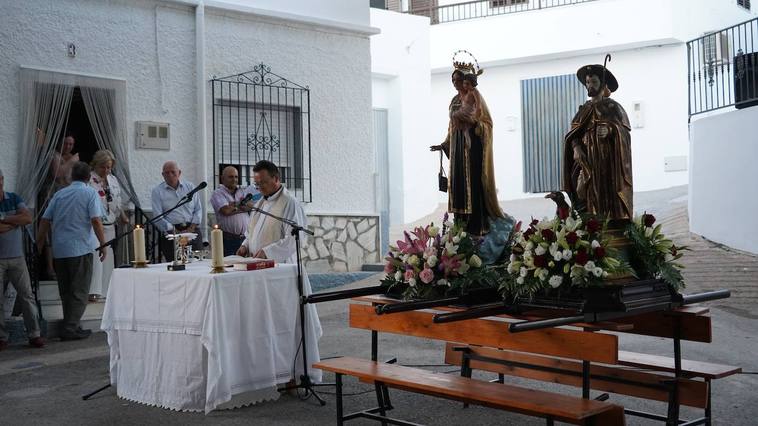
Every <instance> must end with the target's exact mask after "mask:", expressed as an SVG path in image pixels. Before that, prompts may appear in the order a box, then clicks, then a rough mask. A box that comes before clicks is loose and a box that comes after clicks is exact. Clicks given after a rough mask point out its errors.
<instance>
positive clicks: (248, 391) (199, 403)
mask: <svg viewBox="0 0 758 426" xmlns="http://www.w3.org/2000/svg"><path fill="white" fill-rule="evenodd" d="M210 269H211V268H210V263H209V262H208V261H202V262H194V263H190V264H188V265H187V269H186V270H185V271H167V270H166V264H158V265H150V266H149V267H148V268H144V269H116V270H114V271H113V275H112V277H111V282H110V288H109V289H108V296H107V299H106V304H105V311H104V313H103V320H102V326H101V328H102V329H103V330H104V331H106V332H107V333H108V344H109V345H110V378H111V384H113V385H115V386H116V388H117V393H118V395H119V396H120V397H122V398H124V399H128V400H132V401H137V402H140V403H144V404H148V405H154V406H159V407H163V408H170V409H174V410H184V411H205V413H206V414H207V413H209V412H210V411H212V410H214V409H217V408H219V409H220V408H233V407H240V406H244V405H248V404H251V403H255V402H260V401H265V400H270V399H276V398H277V397H278V392H277V391H276V385H277V384H281V383H286V382H288V381H289V380H290V379H291V378H294V377H299V375H300V374H302V346H301V345H300V323H299V316H300V315H299V305H298V299H299V294H298V290H297V266H296V265H294V264H279V265H277V266H276V267H275V268H270V269H264V270H259V271H244V272H226V273H222V274H211V273H210ZM303 282H304V287H305V292H306V294H309V293H310V283H309V282H308V278H307V275H305V274H304V279H303ZM305 334H306V340H307V348H308V354H307V355H308V362H309V364H312V363H314V362H317V361H319V353H318V339H319V337H321V324H320V322H319V319H318V315H317V314H316V310H315V307H314V306H313V305H307V306H306V333H305ZM309 373H310V376H311V379H312V380H313V381H315V382H320V381H321V371H320V370H312V369H309Z"/></svg>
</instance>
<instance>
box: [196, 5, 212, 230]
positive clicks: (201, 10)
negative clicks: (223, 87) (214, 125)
mask: <svg viewBox="0 0 758 426" xmlns="http://www.w3.org/2000/svg"><path fill="white" fill-rule="evenodd" d="M195 64H196V67H197V68H196V70H195V78H196V79H197V80H196V82H197V124H198V125H197V132H198V135H197V140H198V143H200V153H201V155H200V170H202V176H203V182H208V180H209V178H208V143H207V142H208V141H207V131H206V97H205V5H204V4H203V1H202V0H200V1H198V3H197V4H196V5H195ZM211 176H212V175H211ZM209 183H210V187H211V188H213V182H209ZM210 191H211V189H209V190H206V191H203V197H202V198H201V204H202V206H203V209H202V210H203V218H202V221H201V223H200V227H201V228H200V229H208V228H207V227H206V225H207V222H208V215H207V213H206V211H207V207H208V199H209V198H210V197H209V194H210ZM203 237H204V238H205V239H206V240H207V239H208V238H209V237H210V236H209V235H208V232H203Z"/></svg>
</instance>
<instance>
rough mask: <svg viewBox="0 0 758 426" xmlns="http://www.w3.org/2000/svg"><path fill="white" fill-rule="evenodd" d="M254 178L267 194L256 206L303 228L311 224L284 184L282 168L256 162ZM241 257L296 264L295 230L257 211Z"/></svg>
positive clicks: (240, 254) (239, 252) (264, 193)
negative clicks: (282, 181)
mask: <svg viewBox="0 0 758 426" xmlns="http://www.w3.org/2000/svg"><path fill="white" fill-rule="evenodd" d="M253 179H254V180H255V184H256V185H257V186H258V190H260V192H261V194H263V198H262V199H260V200H258V202H257V203H255V207H257V208H258V209H261V210H263V211H266V212H269V213H271V214H273V215H276V216H279V217H283V218H285V219H289V220H292V221H294V222H296V223H297V224H299V225H300V226H306V225H307V221H306V218H305V212H304V211H303V207H302V206H301V205H300V203H299V202H298V201H297V198H295V197H294V196H293V195H292V194H290V193H289V192H288V191H287V188H285V187H284V186H283V185H282V183H281V181H280V177H279V168H278V167H276V165H275V164H274V163H272V162H270V161H266V160H262V161H259V162H258V163H256V164H255V166H253ZM301 239H302V240H305V236H302V235H301ZM237 255H239V256H245V257H248V256H249V257H257V258H260V259H273V260H274V261H276V262H278V263H295V262H297V253H296V246H295V237H293V236H292V229H291V227H290V226H289V225H286V224H284V223H282V222H280V221H278V220H276V219H274V218H272V217H269V216H266V215H264V214H261V213H258V212H254V213H253V214H252V216H251V217H250V223H249V224H248V227H247V232H246V233H245V240H244V241H243V242H242V245H241V246H240V248H239V250H237Z"/></svg>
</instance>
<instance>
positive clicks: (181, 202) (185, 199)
mask: <svg viewBox="0 0 758 426" xmlns="http://www.w3.org/2000/svg"><path fill="white" fill-rule="evenodd" d="M190 201H192V195H190V196H189V197H188V196H186V195H185V196H184V197H182V198H181V199H180V200H179V201H178V202H177V203H176V205H175V206H174V207H171V208H170V209H168V210H166V211H165V212H163V213H161V214H159V215H158V216H155V217H154V218H152V219H150V220H148V221H147V222H145V224H146V225H152V224H154V223H155V222H156V221H158V220H159V219H163V218H164V217H166V215H167V214H169V213H171V212H172V211H174V210H176V209H178V208H179V207H181V206H183V205H185V204H187V203H189V202H190ZM132 232H134V228H132V229H131V230H129V231H126V232H122V233H121V234H120V235H116V236H115V237H114V238H112V239H111V240H110V241H106V242H105V243H104V244H102V245H100V246H99V247H98V248H96V249H95V250H100V249H103V248H105V247H108V246H111V245H113V243H115V242H116V241H118V240H120V239H121V238H123V237H125V236H127V235H129V234H131V233H132ZM114 260H115V259H114ZM109 387H111V384H110V383H108V384H107V385H105V386H103V387H101V388H100V389H97V390H95V391H93V392H90V393H88V394H86V395H83V396H82V399H83V400H85V401H86V400H88V399H90V398H91V397H92V396H94V395H95V394H97V393H99V392H101V391H104V390H106V389H108V388H109Z"/></svg>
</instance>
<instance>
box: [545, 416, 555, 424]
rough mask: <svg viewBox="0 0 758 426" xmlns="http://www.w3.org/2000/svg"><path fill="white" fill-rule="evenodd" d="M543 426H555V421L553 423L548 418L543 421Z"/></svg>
mask: <svg viewBox="0 0 758 426" xmlns="http://www.w3.org/2000/svg"><path fill="white" fill-rule="evenodd" d="M545 425H546V426H553V425H555V421H553V419H552V418H550V417H548V418H546V419H545Z"/></svg>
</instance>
